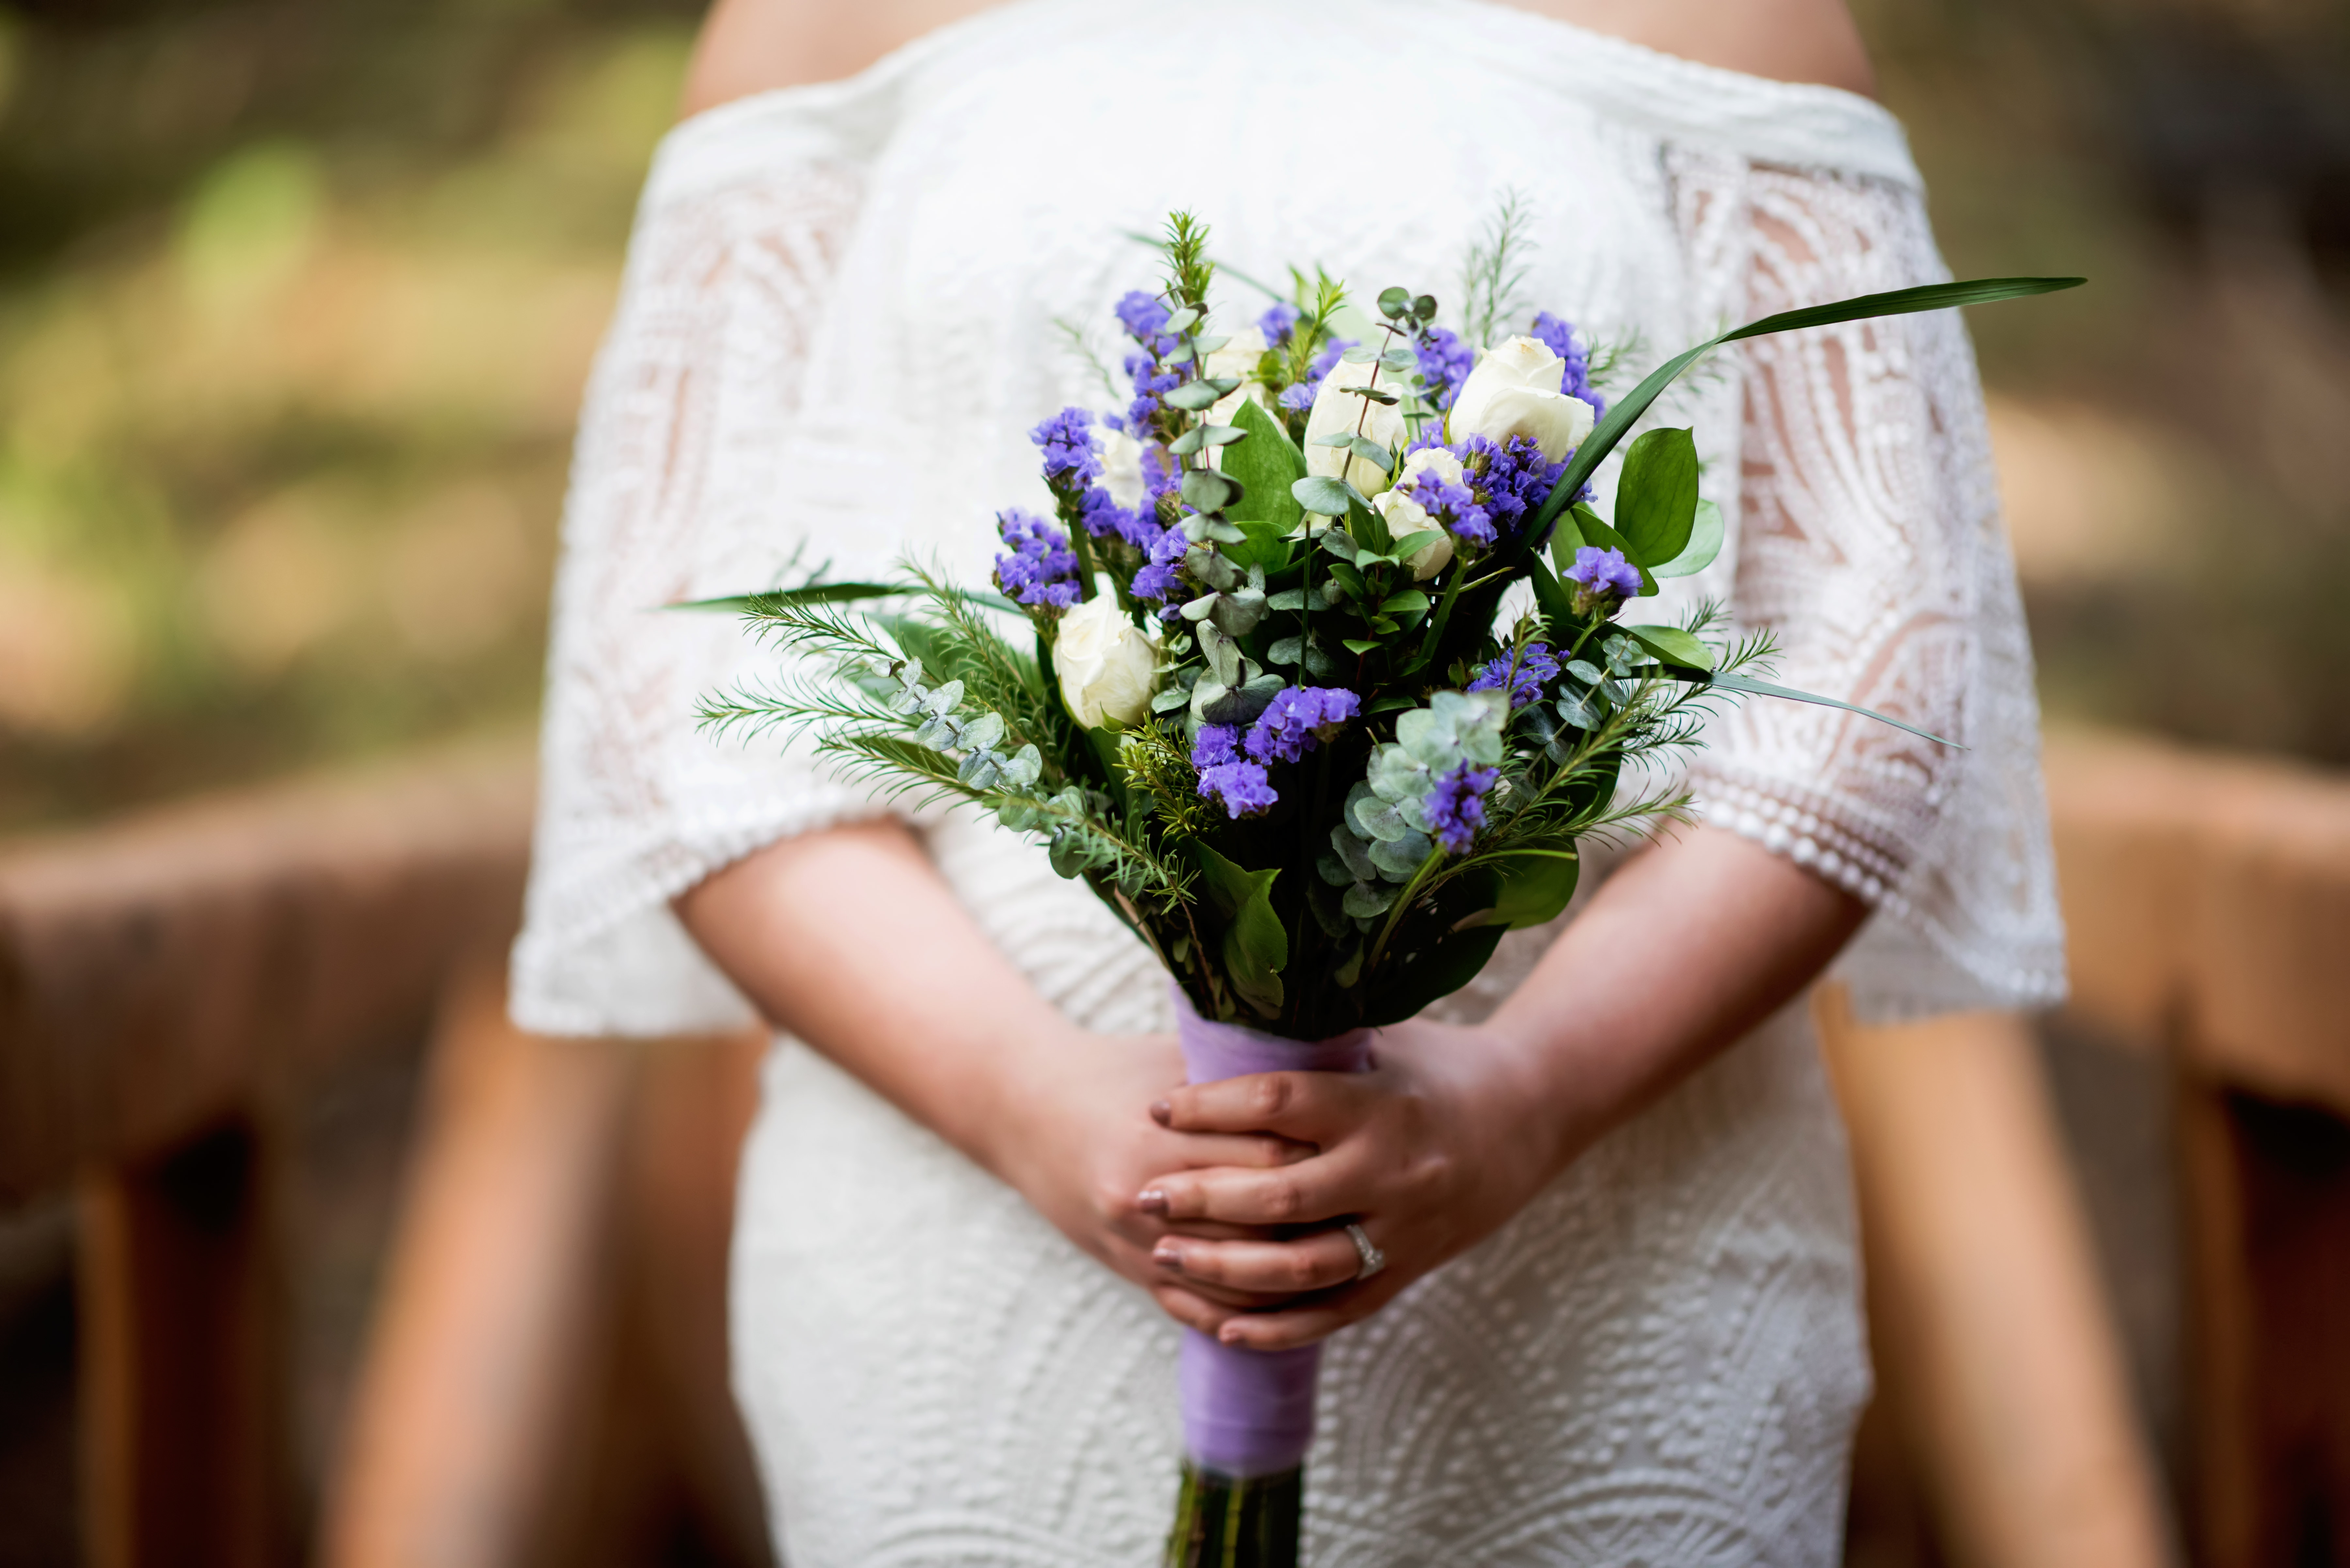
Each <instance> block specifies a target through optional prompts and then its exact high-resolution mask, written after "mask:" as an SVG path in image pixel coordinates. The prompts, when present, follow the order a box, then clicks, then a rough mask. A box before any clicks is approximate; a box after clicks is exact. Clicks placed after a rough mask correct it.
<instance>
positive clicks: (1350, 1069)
mask: <svg viewBox="0 0 2350 1568" xmlns="http://www.w3.org/2000/svg"><path fill="white" fill-rule="evenodd" d="M1374 1033H1376V1031H1373V1030H1370V1029H1353V1030H1349V1031H1347V1033H1344V1034H1340V1035H1338V1036H1336V1038H1333V1039H1329V1040H1318V1041H1305V1040H1289V1039H1284V1038H1283V1037H1282V1036H1280V1035H1278V1034H1267V1033H1263V1032H1261V1031H1259V1030H1254V1029H1249V1028H1245V1027H1243V1026H1242V1025H1240V1024H1236V1023H1216V1022H1214V1021H1213V1020H1211V1019H1206V1018H1202V1017H1201V1016H1200V1014H1199V1012H1197V1010H1195V1009H1194V1008H1193V1007H1192V1006H1191V1001H1190V999H1189V998H1187V997H1186V996H1184V994H1183V992H1182V989H1181V988H1180V987H1177V988H1176V989H1175V1035H1176V1039H1177V1041H1178V1042H1179V1043H1180V1044H1181V1046H1182V1050H1183V1066H1184V1071H1185V1073H1186V1075H1188V1076H1189V1078H1190V1080H1191V1082H1192V1083H1194V1084H1209V1083H1214V1082H1215V1081H1216V1080H1218V1079H1220V1078H1238V1077H1243V1076H1245V1075H1249V1074H1252V1073H1285V1072H1313V1073H1360V1072H1365V1071H1367V1070H1368V1069H1369V1067H1370V1064H1371V1038H1372V1036H1373V1034H1374ZM1321 1371H1322V1347H1321V1346H1320V1345H1306V1346H1305V1347H1303V1348H1301V1349H1297V1350H1249V1349H1246V1348H1244V1347H1243V1346H1240V1345H1226V1344H1224V1343H1223V1342H1222V1341H1221V1340H1219V1339H1216V1338H1214V1337H1213V1336H1212V1335H1210V1334H1201V1332H1200V1331H1199V1330H1197V1329H1185V1330H1184V1331H1183V1349H1182V1355H1181V1360H1180V1364H1179V1366H1178V1369H1177V1374H1176V1384H1177V1389H1178V1393H1179V1396H1180V1402H1181V1406H1182V1413H1183V1446H1184V1454H1185V1462H1184V1466H1183V1485H1182V1490H1181V1492H1180V1496H1179V1499H1178V1501H1177V1506H1176V1524H1175V1530H1174V1532H1173V1534H1172V1536H1171V1537H1170V1542H1169V1546H1168V1555H1167V1560H1168V1562H1169V1563H1170V1564H1176V1565H1190V1564H1199V1563H1249V1562H1257V1563H1292V1562H1295V1561H1296V1553H1297V1532H1298V1523H1299V1519H1300V1511H1301V1508H1302V1505H1303V1502H1304V1496H1305V1487H1304V1467H1305V1451H1306V1449H1309V1448H1311V1447H1312V1446H1313V1442H1314V1400H1315V1386H1316V1384H1317V1382H1318V1381H1319V1379H1320V1376H1321ZM1235 1547H1238V1548H1239V1550H1238V1551H1234V1550H1233V1548H1235Z"/></svg>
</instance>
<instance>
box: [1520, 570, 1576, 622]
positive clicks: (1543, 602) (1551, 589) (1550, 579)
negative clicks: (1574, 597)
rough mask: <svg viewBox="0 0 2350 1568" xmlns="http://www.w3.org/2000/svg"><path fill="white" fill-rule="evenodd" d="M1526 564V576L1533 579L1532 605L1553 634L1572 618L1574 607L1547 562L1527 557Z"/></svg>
mask: <svg viewBox="0 0 2350 1568" xmlns="http://www.w3.org/2000/svg"><path fill="white" fill-rule="evenodd" d="M1569 553H1570V554H1572V551H1571V550H1570V552H1569ZM1526 564H1527V566H1528V567H1529V573H1528V575H1529V576H1532V577H1533V578H1534V605H1535V607H1537V608H1539V609H1540V610H1541V611H1542V613H1543V618H1544V619H1545V620H1547V621H1549V622H1550V623H1551V629H1552V631H1553V633H1554V634H1555V633H1556V632H1557V630H1558V628H1561V627H1563V626H1565V624H1566V623H1567V622H1568V620H1570V619H1571V618H1573V617H1574V615H1575V606H1574V605H1573V604H1572V603H1570V602H1569V601H1568V599H1567V597H1566V589H1565V587H1563V586H1561V584H1560V583H1559V580H1558V575H1557V574H1556V573H1555V572H1553V571H1552V570H1551V569H1550V564H1549V563H1548V562H1546V561H1544V559H1543V558H1542V557H1541V556H1537V555H1529V556H1527V557H1526Z"/></svg>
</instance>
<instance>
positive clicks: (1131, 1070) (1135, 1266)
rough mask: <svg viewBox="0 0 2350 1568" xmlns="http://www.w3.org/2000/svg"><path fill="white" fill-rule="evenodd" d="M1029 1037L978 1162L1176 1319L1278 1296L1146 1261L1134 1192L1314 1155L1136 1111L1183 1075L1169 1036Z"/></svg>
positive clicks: (1212, 1231)
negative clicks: (1185, 1275) (1168, 1176)
mask: <svg viewBox="0 0 2350 1568" xmlns="http://www.w3.org/2000/svg"><path fill="white" fill-rule="evenodd" d="M1036 1044H1037V1045H1038V1046H1039V1048H1038V1049H1037V1050H1035V1051H1034V1052H1031V1053H1024V1055H1025V1056H1026V1057H1027V1059H1028V1060H1027V1064H1026V1065H1027V1070H1026V1071H1024V1072H1017V1073H1015V1074H1014V1075H1013V1076H1012V1078H1011V1081H1010V1082H1009V1083H1007V1085H1006V1091H1007V1092H1006V1094H1005V1096H1004V1099H1003V1113H1002V1114H1001V1115H1000V1116H997V1117H995V1118H993V1120H994V1121H995V1123H996V1131H995V1133H994V1135H993V1137H990V1138H989V1139H988V1142H989V1145H990V1146H991V1147H989V1148H988V1149H987V1151H986V1155H985V1163H986V1164H987V1165H988V1166H989V1167H990V1168H992V1169H993V1170H994V1171H995V1173H996V1174H997V1175H998V1176H1000V1177H1002V1178H1003V1179H1004V1180H1005V1181H1006V1182H1008V1183H1010V1184H1011V1186H1012V1187H1013V1188H1014V1190H1016V1191H1017V1192H1019V1194H1020V1195H1021V1196H1022V1197H1023V1198H1024V1199H1027V1200H1028V1202H1029V1204H1030V1205H1031V1206H1032V1207H1034V1208H1035V1210H1037V1211H1038V1212H1039V1213H1041V1214H1043V1215H1044V1216H1045V1219H1047V1220H1051V1221H1052V1222H1053V1224H1054V1225H1055V1227H1057V1228H1058V1229H1059V1230H1060V1231H1061V1233H1062V1234H1063V1235H1066V1237H1068V1238H1069V1240H1070V1241H1075V1242H1076V1244H1077V1245H1078V1246H1079V1247H1080V1248H1082V1249H1084V1250H1085V1251H1087V1252H1088V1253H1090V1254H1091V1255H1092V1256H1094V1257H1095V1258H1097V1259H1098V1260H1099V1261H1100V1262H1103V1263H1104V1264H1106V1265H1107V1266H1108V1267H1109V1268H1110V1269H1112V1270H1113V1271H1115V1272H1118V1273H1119V1274H1122V1275H1124V1276H1125V1277H1126V1278H1128V1279H1129V1280H1132V1281H1133V1282H1135V1283H1137V1284H1139V1285H1140V1286H1142V1287H1143V1288H1144V1289H1145V1290H1147V1291H1149V1292H1150V1293H1151V1295H1152V1297H1153V1298H1154V1299H1155V1300H1157V1302H1158V1303H1159V1306H1160V1307H1161V1308H1163V1309H1164V1310H1165V1311H1167V1312H1168V1313H1169V1314H1170V1315H1172V1316H1174V1317H1175V1318H1177V1319H1178V1320H1179V1321H1182V1322H1191V1321H1192V1320H1193V1319H1194V1318H1198V1317H1201V1315H1202V1314H1210V1313H1218V1314H1222V1313H1228V1312H1231V1311H1232V1310H1234V1309H1237V1308H1243V1307H1263V1306H1266V1305H1270V1304H1273V1303H1274V1302H1276V1301H1277V1300H1279V1299H1280V1296H1279V1295H1276V1294H1268V1293H1259V1292H1253V1291H1250V1290H1247V1289H1244V1288H1235V1287H1231V1286H1225V1285H1221V1284H1218V1283H1216V1282H1212V1281H1193V1280H1185V1279H1182V1278H1180V1277H1177V1276H1175V1275H1172V1274H1170V1272H1168V1271H1167V1270H1165V1269H1162V1268H1159V1266H1157V1265H1156V1264H1155V1263H1153V1262H1151V1249H1152V1247H1153V1246H1154V1245H1155V1244H1156V1243H1157V1242H1158V1241H1159V1240H1160V1239H1161V1238H1162V1237H1163V1236H1165V1235H1166V1233H1167V1226H1166V1222H1165V1221H1164V1220H1160V1219H1159V1217H1157V1216H1156V1215H1153V1214H1150V1213H1148V1212H1146V1211H1145V1210H1143V1209H1142V1208H1141V1207H1140V1206H1139V1204H1138V1203H1137V1200H1136V1194H1137V1193H1139V1191H1141V1190H1142V1189H1143V1188H1144V1187H1145V1186H1146V1185H1147V1184H1148V1183H1149V1180H1150V1179H1152V1178H1154V1177H1157V1176H1160V1175H1163V1174H1165V1173H1167V1172H1169V1171H1189V1170H1197V1169H1203V1168H1224V1169H1231V1170H1256V1171H1263V1170H1270V1169H1274V1168H1279V1167H1281V1166H1283V1165H1285V1164H1288V1163H1290V1162H1292V1161H1295V1160H1298V1159H1302V1158H1305V1157H1307V1156H1308V1155H1310V1154H1312V1153H1313V1152H1314V1151H1313V1150H1312V1149H1311V1148H1309V1147H1305V1146H1303V1145H1300V1144H1295V1143H1292V1142H1290V1141H1288V1140H1286V1139H1284V1138H1282V1137H1277V1136H1274V1135H1269V1134H1266V1133H1262V1132H1253V1131H1246V1130H1243V1131H1238V1132H1200V1131H1185V1130H1180V1129H1174V1128H1170V1127H1166V1126H1163V1125H1161V1124H1160V1123H1159V1122H1157V1121H1155V1120H1154V1119H1152V1117H1151V1116H1149V1115H1148V1114H1147V1112H1146V1110H1145V1107H1147V1106H1150V1105H1151V1104H1152V1103H1153V1102H1154V1101H1158V1100H1161V1099H1164V1098H1166V1097H1167V1096H1169V1095H1170V1094H1171V1093H1173V1092H1174V1091H1175V1090H1176V1089H1177V1088H1178V1087H1179V1086H1180V1085H1181V1084H1182V1082H1183V1058H1182V1055H1181V1054H1180V1052H1179V1051H1178V1050H1177V1049H1176V1045H1175V1037H1174V1036H1173V1035H1171V1034H1146V1035H1131V1034H1129V1035H1115V1034H1096V1033H1090V1032H1087V1031H1085V1030H1080V1029H1077V1028H1076V1027H1074V1026H1070V1027H1069V1028H1068V1029H1067V1033H1066V1036H1056V1037H1055V1038H1053V1039H1051V1040H1046V1041H1041V1042H1037V1043H1036ZM1197 1229H1198V1230H1199V1233H1200V1234H1201V1235H1202V1236H1215V1237H1221V1238H1223V1239H1227V1240H1238V1239H1242V1238H1245V1237H1250V1236H1259V1235H1263V1234H1266V1233H1265V1232H1263V1231H1255V1230H1253V1229H1250V1228H1247V1227H1243V1226H1237V1225H1212V1224H1211V1225H1208V1226H1205V1227H1201V1228H1197ZM1281 1294H1287V1293H1281Z"/></svg>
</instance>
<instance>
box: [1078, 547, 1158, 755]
mask: <svg viewBox="0 0 2350 1568" xmlns="http://www.w3.org/2000/svg"><path fill="white" fill-rule="evenodd" d="M1103 581H1104V585H1105V586H1104V587H1102V588H1101V590H1100V591H1099V592H1097V593H1096V594H1095V595H1094V597H1091V598H1089V599H1087V600H1086V601H1085V603H1083V604H1081V605H1079V606H1077V607H1076V608H1075V609H1073V610H1071V611H1070V612H1069V613H1068V614H1066V615H1065V616H1063V617H1062V618H1061V627H1060V631H1059V634H1058V635H1057V636H1056V637H1055V639H1054V641H1053V664H1054V667H1055V669H1057V670H1059V671H1060V676H1061V701H1064V702H1066V703H1067V704H1068V707H1069V712H1070V715H1071V716H1072V717H1074V718H1075V719H1076V722H1078V723H1080V724H1083V725H1084V726H1085V727H1086V728H1087V729H1088V730H1122V729H1125V728H1127V727H1128V726H1129V725H1132V724H1139V723H1140V722H1142V716H1143V715H1144V714H1145V713H1148V712H1149V711H1150V693H1151V691H1152V690H1153V689H1154V688H1155V687H1156V686H1157V684H1158V677H1157V671H1158V668H1159V649H1158V647H1157V645H1156V644H1154V643H1153V642H1152V641H1151V640H1150V639H1149V638H1147V637H1145V636H1143V635H1142V633H1140V632H1139V631H1137V630H1136V629H1135V628H1134V623H1133V622H1132V621H1130V620H1128V619H1127V618H1126V616H1125V615H1124V613H1123V612H1121V611H1120V610H1119V609H1118V600H1117V598H1116V597H1113V596H1112V594H1111V593H1110V591H1109V589H1108V587H1107V578H1105V579H1103Z"/></svg>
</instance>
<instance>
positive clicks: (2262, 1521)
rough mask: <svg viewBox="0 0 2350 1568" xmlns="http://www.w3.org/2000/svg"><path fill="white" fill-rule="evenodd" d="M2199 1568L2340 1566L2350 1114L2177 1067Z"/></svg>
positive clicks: (2348, 1323) (2349, 1453)
mask: <svg viewBox="0 0 2350 1568" xmlns="http://www.w3.org/2000/svg"><path fill="white" fill-rule="evenodd" d="M2178 1115H2179V1135H2180V1136H2179V1167H2180V1176H2181V1187H2182V1189H2183V1190H2184V1193H2185V1195H2186V1208H2187V1232H2188V1242H2189V1258H2190V1260H2191V1264H2190V1269H2189V1298H2188V1305H2189V1313H2190V1316H2191V1321H2192V1324H2193V1326H2194V1338H2193V1344H2194V1349H2193V1354H2192V1356H2191V1360H2190V1366H2189V1375H2190V1378H2191V1386H2192V1389H2193V1394H2194V1399H2193V1407H2194V1411H2195V1438H2196V1440H2195V1443H2194V1449H2193V1456H2192V1460H2193V1464H2194V1470H2195V1496H2194V1503H2195V1507H2194V1520H2195V1536H2196V1543H2197V1546H2198V1548H2199V1550H2198V1552H2197V1561H2198V1562H2199V1563H2201V1564H2203V1565H2204V1568H2301V1565H2302V1564H2305V1563H2345V1562H2350V1121H2345V1120H2344V1119H2343V1118H2342V1117H2340V1116H2336V1115H2334V1114H2333V1113H2331V1112H2330V1111H2328V1110H2327V1109H2325V1108H2324V1107H2322V1106H2315V1105H2311V1104H2308V1103H2298V1104H2294V1103H2284V1102H2278V1101H2272V1100H2262V1099H2260V1098H2258V1097H2256V1096H2251V1095H2248V1094H2245V1093H2243V1092H2242V1091H2241V1090H2231V1089H2230V1088H2229V1087H2228V1086H2227V1085H2225V1084H2224V1083H2221V1082H2219V1081H2216V1080H2214V1079H2212V1078H2210V1077H2209V1076H2207V1075H2202V1074H2200V1073H2197V1072H2195V1071H2193V1070H2191V1069H2190V1070H2187V1071H2184V1072H2182V1073H2181V1075H2180V1087H2179V1095H2178Z"/></svg>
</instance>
